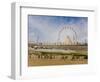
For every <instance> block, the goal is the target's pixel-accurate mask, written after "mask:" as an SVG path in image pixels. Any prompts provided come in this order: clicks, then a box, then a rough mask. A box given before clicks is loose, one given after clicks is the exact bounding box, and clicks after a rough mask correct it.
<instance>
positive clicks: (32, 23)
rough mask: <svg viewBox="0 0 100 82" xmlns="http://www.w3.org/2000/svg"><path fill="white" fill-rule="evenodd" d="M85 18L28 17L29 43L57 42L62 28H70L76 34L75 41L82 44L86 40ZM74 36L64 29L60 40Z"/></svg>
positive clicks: (86, 20)
mask: <svg viewBox="0 0 100 82" xmlns="http://www.w3.org/2000/svg"><path fill="white" fill-rule="evenodd" d="M87 24H88V18H87V17H70V16H39V15H29V16H28V38H29V40H28V41H29V42H34V41H35V42H37V41H38V42H57V39H58V37H59V32H60V31H61V30H62V29H63V28H64V27H69V26H70V27H71V28H73V29H74V30H75V31H76V33H77V39H78V40H79V41H80V42H82V41H84V40H87V27H88V25H87ZM63 35H64V36H63ZM67 35H68V36H70V37H72V36H75V34H74V32H73V31H72V30H71V29H67V28H66V29H65V30H63V31H62V32H61V33H60V38H63V37H65V36H67Z"/></svg>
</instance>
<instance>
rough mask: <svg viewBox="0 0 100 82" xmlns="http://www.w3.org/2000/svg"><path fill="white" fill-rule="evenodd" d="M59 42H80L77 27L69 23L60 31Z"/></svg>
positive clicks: (66, 43)
mask: <svg viewBox="0 0 100 82" xmlns="http://www.w3.org/2000/svg"><path fill="white" fill-rule="evenodd" d="M57 42H58V43H60V44H64V45H76V44H77V43H78V36H77V29H76V30H75V29H74V27H73V26H71V25H67V26H64V27H62V28H61V29H60V31H59V32H58V40H57Z"/></svg>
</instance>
